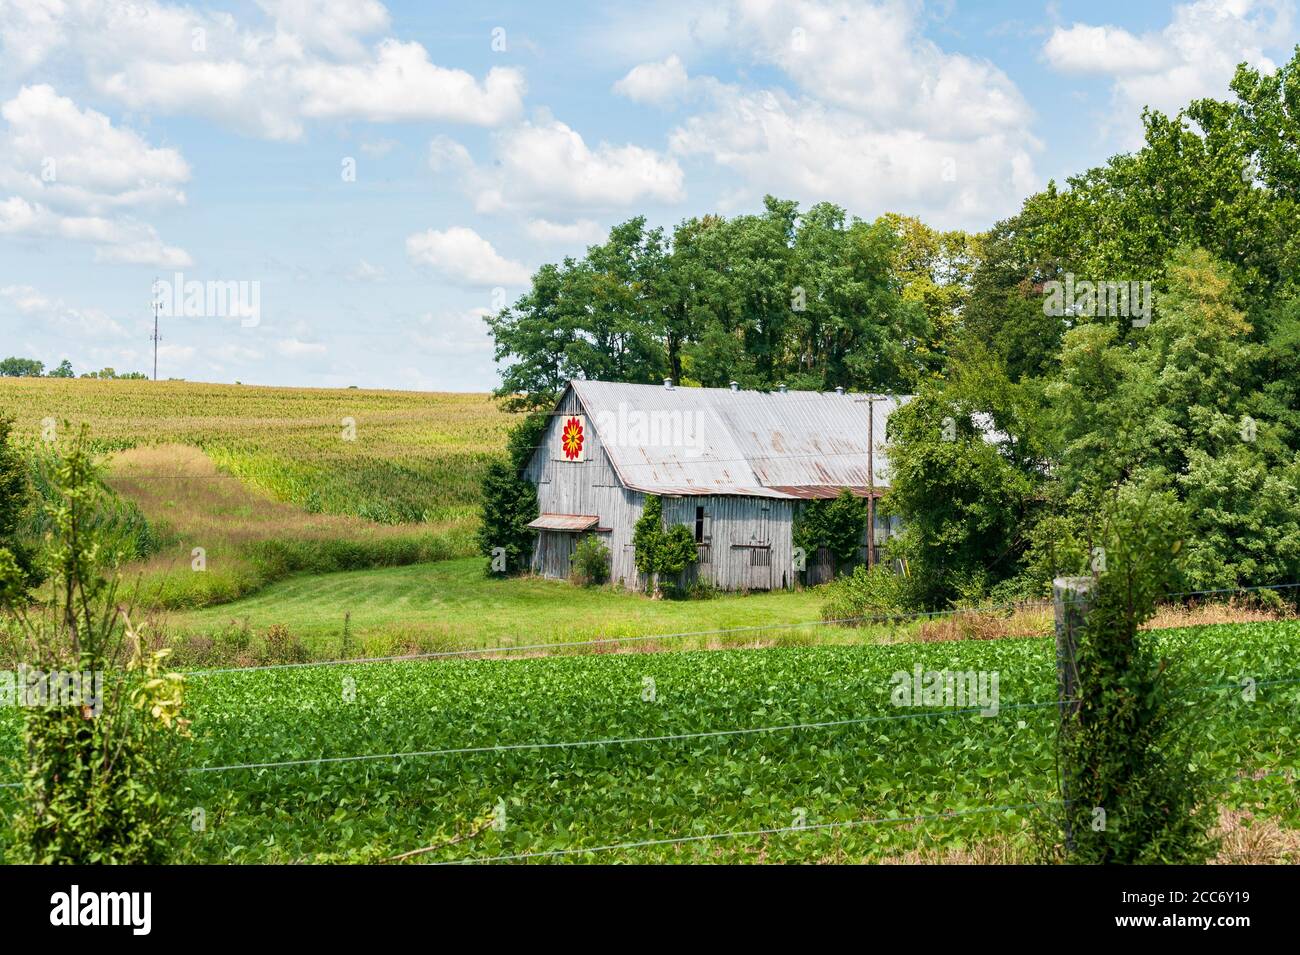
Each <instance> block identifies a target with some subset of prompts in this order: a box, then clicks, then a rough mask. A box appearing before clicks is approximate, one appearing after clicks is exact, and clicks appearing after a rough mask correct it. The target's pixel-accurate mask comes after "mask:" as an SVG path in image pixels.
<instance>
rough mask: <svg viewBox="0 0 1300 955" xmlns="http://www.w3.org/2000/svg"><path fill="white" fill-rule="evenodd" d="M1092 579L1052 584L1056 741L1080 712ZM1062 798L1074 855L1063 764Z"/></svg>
mask: <svg viewBox="0 0 1300 955" xmlns="http://www.w3.org/2000/svg"><path fill="white" fill-rule="evenodd" d="M1092 585H1093V578H1091V577H1057V578H1056V579H1055V580H1053V581H1052V602H1053V604H1054V606H1055V610H1056V688H1057V694H1058V697H1057V698H1058V699H1059V701H1060V703H1059V713H1060V726H1059V732H1058V734H1057V739H1058V740H1060V741H1064V739H1065V734H1066V732H1067V727H1068V725H1069V723H1070V721H1071V720H1072V719H1073V718H1074V716H1075V714H1077V713H1078V712H1079V704H1080V701H1079V665H1078V633H1079V631H1080V630H1082V629H1083V623H1084V620H1085V619H1086V618H1087V616H1088V610H1089V608H1090V607H1091V606H1092ZM1060 766H1061V799H1062V800H1063V803H1064V807H1065V815H1064V819H1065V849H1066V852H1067V854H1069V853H1073V852H1074V826H1073V824H1072V823H1071V821H1070V789H1071V787H1070V767H1069V766H1068V765H1067V764H1066V763H1065V762H1061V763H1060Z"/></svg>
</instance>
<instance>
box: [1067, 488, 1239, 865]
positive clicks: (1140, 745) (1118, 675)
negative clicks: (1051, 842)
mask: <svg viewBox="0 0 1300 955" xmlns="http://www.w3.org/2000/svg"><path fill="white" fill-rule="evenodd" d="M1182 521H1183V517H1182V513H1181V509H1180V507H1179V506H1178V504H1177V502H1176V501H1175V499H1174V497H1173V495H1172V494H1171V493H1165V494H1148V493H1138V492H1136V491H1130V490H1128V489H1125V491H1123V492H1122V493H1121V494H1120V495H1119V496H1118V497H1117V498H1116V500H1115V503H1114V505H1113V510H1112V511H1111V513H1110V514H1109V515H1107V523H1106V526H1105V528H1104V530H1103V532H1102V534H1101V535H1100V536H1099V542H1100V546H1101V547H1102V548H1104V550H1103V551H1102V553H1103V555H1104V565H1103V566H1102V567H1098V565H1097V562H1096V560H1095V559H1094V562H1093V565H1094V567H1095V568H1097V570H1098V574H1097V576H1096V577H1095V580H1094V583H1093V584H1092V595H1091V609H1090V610H1089V612H1088V614H1087V617H1086V620H1085V622H1084V625H1083V627H1082V630H1081V631H1080V632H1079V633H1078V635H1077V637H1076V647H1077V650H1076V653H1077V656H1076V663H1075V668H1076V670H1077V673H1078V680H1079V688H1078V692H1077V700H1078V704H1077V710H1076V711H1075V712H1073V713H1072V714H1071V715H1070V716H1069V718H1068V719H1067V720H1066V722H1065V723H1064V725H1063V727H1062V734H1061V750H1060V765H1061V767H1062V770H1063V787H1062V788H1063V799H1064V800H1065V810H1064V815H1065V822H1066V823H1067V828H1068V831H1069V832H1070V833H1072V839H1071V840H1070V842H1071V843H1072V844H1068V845H1067V853H1068V857H1069V861H1071V862H1075V863H1083V864H1095V863H1115V864H1153V863H1199V862H1204V861H1205V860H1206V859H1207V858H1208V857H1209V856H1210V855H1211V854H1212V853H1213V850H1214V843H1213V840H1212V839H1211V838H1210V837H1209V835H1208V830H1209V828H1210V825H1211V823H1212V821H1213V818H1214V812H1215V805H1214V801H1213V799H1212V798H1211V796H1212V789H1213V780H1212V777H1211V776H1210V775H1209V774H1207V771H1206V769H1205V765H1204V764H1205V757H1204V756H1203V755H1200V754H1198V753H1197V752H1196V749H1197V747H1196V745H1195V744H1196V742H1197V740H1196V728H1197V725H1198V721H1199V719H1200V712H1199V709H1198V707H1197V704H1198V703H1201V704H1203V703H1204V696H1203V694H1197V693H1196V692H1194V690H1193V688H1194V687H1195V685H1196V683H1197V682H1198V674H1196V673H1193V672H1190V671H1189V670H1188V669H1187V668H1185V667H1181V666H1179V665H1177V661H1176V660H1170V659H1168V658H1164V657H1162V656H1161V654H1160V653H1159V652H1158V651H1157V650H1156V649H1155V643H1154V641H1151V640H1147V639H1141V638H1139V633H1138V629H1139V627H1140V626H1141V625H1142V624H1143V623H1144V622H1145V621H1146V620H1148V619H1150V617H1151V616H1152V615H1153V614H1154V613H1155V608H1156V601H1157V599H1158V598H1159V596H1160V595H1161V594H1163V593H1166V592H1167V591H1168V590H1170V589H1172V588H1173V586H1174V585H1175V584H1176V582H1177V577H1176V559H1177V556H1178V554H1179V551H1180V550H1181V545H1182V540H1181V537H1180V536H1179V533H1178V528H1179V526H1180V524H1181V523H1182Z"/></svg>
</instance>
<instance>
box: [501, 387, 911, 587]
mask: <svg viewBox="0 0 1300 955" xmlns="http://www.w3.org/2000/svg"><path fill="white" fill-rule="evenodd" d="M907 400H909V397H908V396H905V395H903V396H895V395H866V394H846V393H843V392H841V391H836V392H834V393H822V392H810V391H785V390H784V389H782V390H778V391H775V392H759V391H745V390H741V389H740V388H739V387H737V386H736V385H735V384H734V383H733V385H732V386H731V387H730V388H684V387H676V386H674V385H673V384H672V383H671V382H668V381H666V382H664V384H663V386H659V385H630V384H619V383H614V382H605V381H571V382H569V384H568V385H567V386H566V388H565V390H564V394H563V395H562V396H561V397H560V399H559V401H558V403H557V404H556V407H555V409H554V411H553V413H552V415H551V419H550V422H549V424H548V426H547V429H546V432H545V435H544V437H543V439H542V440H541V442H540V443H539V446H538V447H537V448H536V449H535V450H534V452H533V457H532V459H531V460H530V462H529V464H528V467H527V469H526V471H525V476H526V478H527V479H528V480H529V481H531V482H533V483H534V484H535V485H536V486H537V498H538V503H539V505H540V512H541V513H540V516H539V517H538V518H537V520H535V521H534V522H533V523H532V525H531V526H532V527H533V528H535V529H536V530H537V538H536V543H535V545H534V550H533V561H532V567H533V570H534V572H535V573H539V574H542V575H544V576H547V577H567V576H568V575H569V573H570V569H571V567H570V557H571V556H572V554H573V549H574V546H575V544H576V542H577V540H578V538H579V537H580V536H582V535H583V534H586V533H594V534H596V535H598V537H599V539H601V540H602V541H603V542H604V543H605V545H606V546H607V547H608V548H609V551H610V556H611V579H612V580H613V581H615V582H621V583H623V584H624V585H625V586H628V587H639V586H643V585H644V581H643V580H642V579H641V578H640V576H639V574H638V572H637V569H636V564H635V552H634V549H633V545H632V534H633V528H634V525H635V524H636V521H637V519H638V518H639V517H640V516H641V513H642V510H643V508H644V505H645V500H646V496H647V495H651V494H654V495H659V496H660V497H661V499H662V501H663V514H664V521H665V523H667V524H670V525H671V524H685V525H686V526H687V527H688V528H690V529H691V530H692V532H693V534H694V537H695V542H696V548H697V553H698V558H699V559H698V562H697V563H696V564H695V566H694V567H693V568H691V570H690V571H688V572H687V575H688V579H687V580H684V581H683V583H687V582H689V581H690V580H691V579H701V580H708V581H711V582H712V583H713V584H714V586H716V587H718V588H719V589H722V590H772V589H777V588H788V587H793V586H794V585H795V583H796V582H797V581H798V579H799V570H800V568H799V567H797V566H796V565H797V562H796V560H795V554H794V546H793V540H792V532H793V528H794V520H795V515H796V513H797V509H798V508H799V507H800V506H801V504H802V503H803V502H806V501H809V500H814V499H817V498H829V497H835V496H836V495H837V494H839V493H840V490H841V488H849V489H850V490H852V492H853V493H854V494H856V495H858V496H860V497H867V498H871V499H873V500H874V499H877V498H879V497H880V496H881V495H882V494H884V493H885V492H886V491H887V490H888V488H889V466H888V460H887V459H886V456H885V454H884V450H883V446H884V441H885V424H886V422H887V420H888V418H889V415H890V413H891V412H892V411H893V410H894V409H895V408H897V407H898V406H899V405H900V404H902V403H904V402H906V401H907ZM868 448H873V449H874V450H873V452H872V455H871V456H870V457H869V456H868ZM873 510H875V509H874V508H873ZM890 529H891V528H890V525H889V522H888V521H887V520H885V519H884V518H882V517H880V516H879V515H877V516H876V519H875V538H876V543H877V546H879V545H880V544H883V542H884V540H885V539H886V538H887V537H888V535H889V533H890ZM863 536H864V544H865V536H866V535H865V533H864V535H863ZM805 563H806V565H807V570H808V572H809V573H811V574H814V575H815V574H817V572H818V570H817V567H816V566H815V555H807V557H806V561H805ZM823 573H824V570H823ZM809 582H811V581H809Z"/></svg>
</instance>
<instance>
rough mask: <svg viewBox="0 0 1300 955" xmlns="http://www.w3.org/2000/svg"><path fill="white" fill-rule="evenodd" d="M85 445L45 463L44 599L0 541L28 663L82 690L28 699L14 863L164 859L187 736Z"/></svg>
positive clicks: (2, 577)
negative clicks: (73, 680) (129, 596)
mask: <svg viewBox="0 0 1300 955" xmlns="http://www.w3.org/2000/svg"><path fill="white" fill-rule="evenodd" d="M88 444H89V442H88V437H87V432H86V429H84V428H83V429H82V431H81V433H80V436H79V437H78V438H77V439H76V440H75V442H74V443H73V444H72V445H71V447H69V448H68V449H67V450H66V451H54V452H52V453H51V454H50V455H49V457H48V459H47V462H46V463H47V464H48V468H47V469H46V471H45V475H46V477H47V479H48V482H49V483H48V492H47V493H46V494H45V505H44V520H45V524H46V526H47V527H48V539H47V542H46V546H45V550H44V552H43V554H42V559H43V561H44V565H45V571H46V574H47V576H48V578H49V580H50V583H51V584H52V586H51V587H50V588H49V589H48V591H47V593H48V600H47V602H45V603H43V604H39V605H34V604H31V603H30V601H29V597H30V594H29V593H28V592H27V586H26V580H25V576H24V574H23V573H22V571H21V569H20V568H19V566H18V564H17V562H16V560H15V559H14V557H13V555H12V553H10V551H9V550H7V549H5V548H3V547H0V603H3V606H4V609H5V610H6V611H7V612H8V613H9V614H11V615H12V618H13V621H14V622H15V623H14V626H16V628H17V630H18V631H19V633H18V635H19V636H20V638H21V639H20V643H19V645H18V646H17V647H16V648H15V649H16V655H17V656H18V657H19V660H20V663H21V664H26V665H27V666H28V667H31V668H33V669H35V670H38V671H41V672H43V673H46V674H54V673H60V674H72V673H75V674H79V675H84V676H82V677H81V678H80V679H81V682H80V686H79V687H77V685H76V684H73V685H72V687H73V688H74V689H78V690H79V692H76V693H73V694H69V693H68V692H67V690H66V689H65V690H64V691H63V695H62V697H61V698H60V700H59V701H58V702H57V703H56V704H53V705H50V704H47V705H39V706H28V707H25V708H24V712H23V734H22V735H23V746H22V757H21V762H22V784H21V785H22V789H21V797H20V803H19V806H18V808H17V810H16V811H15V812H14V814H13V816H12V833H13V843H12V845H11V847H10V850H9V852H10V859H9V861H18V862H25V863H41V864H49V863H69V864H83V865H84V864H93V863H122V864H148V863H158V862H165V861H167V860H168V858H169V857H170V855H171V849H172V846H173V840H174V837H175V834H176V832H177V822H178V819H179V816H178V814H177V805H176V804H177V798H178V794H179V792H180V785H181V783H180V780H181V774H182V755H183V754H182V752H181V747H182V740H183V739H184V738H185V737H186V736H188V730H187V726H188V724H187V722H186V721H185V720H184V719H183V718H181V716H180V713H181V706H182V689H183V678H182V677H181V676H180V675H179V674H175V673H165V672H163V669H162V664H163V661H164V659H165V657H166V656H167V654H168V653H170V651H169V650H160V651H156V652H150V651H149V650H147V649H146V648H145V646H144V645H143V639H142V637H141V636H140V634H139V633H138V632H137V631H136V630H134V629H133V627H132V625H131V620H130V613H129V608H128V607H127V606H126V604H125V601H120V600H119V599H118V580H117V575H116V560H117V559H119V558H120V556H121V551H120V550H119V549H118V548H117V547H115V546H114V545H113V541H112V540H110V539H109V536H108V535H109V532H110V531H111V530H112V529H113V527H112V525H111V524H105V523H104V522H102V521H100V520H99V518H100V517H101V515H103V514H104V513H105V508H104V495H105V493H106V491H105V488H104V485H103V482H102V474H101V471H100V469H99V467H98V465H97V463H96V462H95V461H94V460H93V458H92V457H91V454H90V452H89V448H88ZM11 633H12V631H11ZM65 685H66V684H65ZM69 697H71V698H69Z"/></svg>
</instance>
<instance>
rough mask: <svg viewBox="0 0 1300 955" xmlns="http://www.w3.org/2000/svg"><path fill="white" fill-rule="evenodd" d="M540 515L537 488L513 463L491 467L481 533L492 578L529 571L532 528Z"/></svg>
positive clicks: (485, 480) (501, 461)
mask: <svg viewBox="0 0 1300 955" xmlns="http://www.w3.org/2000/svg"><path fill="white" fill-rule="evenodd" d="M537 513H538V508H537V488H535V487H533V485H532V484H530V483H529V482H528V481H526V480H524V479H523V478H522V477H521V476H520V475H519V472H518V471H517V470H516V469H515V466H514V465H513V464H512V463H511V462H510V461H507V460H504V459H497V460H496V461H493V462H492V463H491V464H489V465H488V467H487V471H486V473H485V474H484V475H483V520H482V523H481V524H480V525H479V531H478V547H479V552H480V553H482V554H483V556H484V557H487V558H488V564H487V568H486V570H487V573H488V574H492V575H496V576H506V575H508V574H518V573H523V572H524V571H526V570H527V569H528V566H529V563H530V562H531V560H532V555H533V539H534V537H536V532H535V531H534V530H532V528H530V527H529V526H528V524H529V523H530V522H531V521H533V520H536V518H537Z"/></svg>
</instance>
